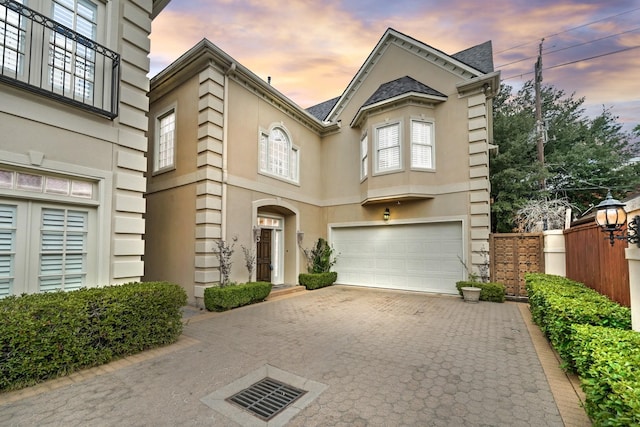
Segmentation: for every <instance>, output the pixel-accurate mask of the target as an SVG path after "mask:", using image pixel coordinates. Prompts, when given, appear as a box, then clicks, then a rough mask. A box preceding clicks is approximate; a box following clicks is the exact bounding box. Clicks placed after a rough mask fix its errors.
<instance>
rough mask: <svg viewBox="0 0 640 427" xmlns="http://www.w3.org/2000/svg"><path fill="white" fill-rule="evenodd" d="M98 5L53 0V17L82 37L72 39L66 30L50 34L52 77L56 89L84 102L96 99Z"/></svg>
mask: <svg viewBox="0 0 640 427" xmlns="http://www.w3.org/2000/svg"><path fill="white" fill-rule="evenodd" d="M97 16H98V7H97V6H96V5H95V4H94V3H91V2H89V1H87V0H53V20H54V21H56V22H58V23H60V24H62V25H64V26H65V27H67V28H69V29H71V30H73V31H75V32H76V33H78V34H79V35H80V37H79V38H77V39H75V40H74V39H73V38H69V37H68V34H67V32H65V31H64V29H62V28H61V29H59V30H58V31H52V32H51V35H50V37H49V62H48V64H49V72H50V74H49V79H50V82H51V85H52V86H53V88H54V89H55V90H57V91H60V92H62V93H69V94H72V97H73V98H74V99H80V100H82V101H83V102H87V101H89V102H90V101H91V100H93V95H94V85H95V73H96V51H95V49H94V47H93V46H92V44H91V43H88V42H87V41H85V40H83V39H82V37H86V39H87V40H90V41H93V42H95V41H96V35H97Z"/></svg>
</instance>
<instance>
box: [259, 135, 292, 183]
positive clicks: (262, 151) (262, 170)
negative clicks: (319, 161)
mask: <svg viewBox="0 0 640 427" xmlns="http://www.w3.org/2000/svg"><path fill="white" fill-rule="evenodd" d="M275 130H280V131H281V132H282V133H283V134H284V135H285V137H286V138H287V142H288V147H287V153H288V155H289V159H288V161H289V174H288V176H285V175H281V174H278V173H275V172H272V170H271V168H270V157H269V154H270V146H269V143H270V142H269V141H270V136H271V133H272V132H273V131H275ZM263 140H266V145H265V144H263ZM294 153H295V154H294ZM300 155H301V150H300V147H299V146H297V145H295V144H294V143H293V138H292V137H291V132H289V130H288V129H287V128H286V127H285V126H284V124H283V123H274V124H272V125H271V126H269V129H268V130H265V129H264V128H262V127H261V128H260V129H259V130H258V173H259V174H261V175H265V176H268V177H270V178H274V179H278V180H280V181H284V182H286V183H289V184H294V185H300ZM263 160H264V162H263ZM263 163H264V167H263Z"/></svg>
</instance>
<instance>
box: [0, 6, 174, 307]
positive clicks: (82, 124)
mask: <svg viewBox="0 0 640 427" xmlns="http://www.w3.org/2000/svg"><path fill="white" fill-rule="evenodd" d="M167 3H168V0H153V1H152V0H110V1H105V0H0V298H1V297H4V296H7V295H13V294H16V295H17V294H22V293H35V292H41V291H53V290H73V289H77V288H79V287H83V286H86V287H92V286H103V285H108V284H114V283H123V282H128V281H134V280H140V279H141V277H142V275H143V272H144V267H143V259H142V255H143V251H144V243H143V240H142V238H143V235H144V232H145V227H144V218H143V214H144V212H145V199H144V192H145V191H146V179H145V176H144V174H145V171H146V167H147V163H146V158H145V153H146V151H147V135H146V132H147V126H148V119H147V112H148V106H149V102H148V98H147V92H148V88H149V79H148V77H147V73H148V72H149V59H148V57H147V55H148V53H149V45H150V43H149V38H148V36H149V33H150V31H151V21H152V19H153V18H154V17H155V16H156V15H157V14H158V13H159V12H160V11H161V10H162V8H163V7H164V6H165V5H166V4H167Z"/></svg>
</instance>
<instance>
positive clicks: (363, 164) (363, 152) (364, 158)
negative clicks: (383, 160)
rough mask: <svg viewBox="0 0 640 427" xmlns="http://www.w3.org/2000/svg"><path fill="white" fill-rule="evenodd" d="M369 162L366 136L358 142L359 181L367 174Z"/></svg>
mask: <svg viewBox="0 0 640 427" xmlns="http://www.w3.org/2000/svg"><path fill="white" fill-rule="evenodd" d="M368 161H369V141H368V138H367V135H366V134H365V135H364V137H362V139H361V140H360V179H361V180H362V179H365V178H366V177H367V174H368V170H367V162H368Z"/></svg>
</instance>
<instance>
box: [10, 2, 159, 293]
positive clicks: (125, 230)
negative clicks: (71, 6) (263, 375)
mask: <svg viewBox="0 0 640 427" xmlns="http://www.w3.org/2000/svg"><path fill="white" fill-rule="evenodd" d="M100 4H101V7H104V13H101V14H100V17H101V19H102V20H101V21H100V22H99V37H100V38H99V40H98V42H99V43H101V44H103V45H105V46H106V47H108V48H110V49H113V50H115V51H117V52H119V53H120V54H121V73H120V104H119V115H118V117H116V119H114V120H113V121H112V120H109V119H108V118H105V117H102V116H98V115H96V114H93V113H90V112H87V111H85V110H83V109H81V108H77V107H72V106H68V105H66V104H63V103H60V102H57V101H55V100H52V99H50V98H48V97H45V96H39V95H35V94H33V93H31V92H27V91H24V90H21V89H16V88H14V87H11V86H8V85H6V84H4V83H0V132H1V133H2V144H1V145H0V166H3V165H4V166H7V167H10V168H20V169H22V170H28V171H33V172H34V173H36V174H45V175H50V174H52V175H61V176H65V177H71V178H73V177H79V178H81V179H85V180H89V181H93V182H95V183H96V185H97V189H98V194H97V196H96V198H95V202H96V203H97V207H96V209H97V216H96V221H97V224H96V226H97V229H98V232H97V236H96V238H97V249H96V250H97V253H98V254H97V255H98V265H97V267H96V271H95V272H94V273H95V274H92V277H95V282H93V283H87V286H97V285H106V284H113V283H123V282H128V281H133V280H139V279H140V278H141V277H142V275H143V270H144V268H143V261H142V255H143V251H144V245H143V241H142V236H143V234H144V232H145V228H144V220H143V214H144V212H145V201H144V198H143V193H144V191H145V189H146V181H145V178H144V173H145V172H146V160H145V153H146V151H147V139H146V135H145V133H146V131H147V125H148V121H147V111H148V106H149V104H148V99H147V96H146V94H147V90H148V82H149V80H148V78H147V76H146V74H147V73H148V69H149V60H148V57H147V56H148V53H149V50H150V44H149V39H148V35H149V33H150V31H151V18H150V14H151V10H152V6H153V2H152V1H151V0H135V1H134V0H119V1H110V2H103V3H100ZM43 10H45V11H46V10H50V9H49V8H48V7H47V6H46V4H45V5H43ZM45 13H46V12H45ZM15 196H16V194H13V193H11V192H10V191H4V192H3V191H0V199H3V198H5V199H10V198H11V197H15ZM18 196H19V197H22V198H23V199H24V198H27V199H28V198H29V197H30V196H29V195H28V194H21V195H18ZM52 200H54V199H52ZM20 238H22V237H20Z"/></svg>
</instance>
